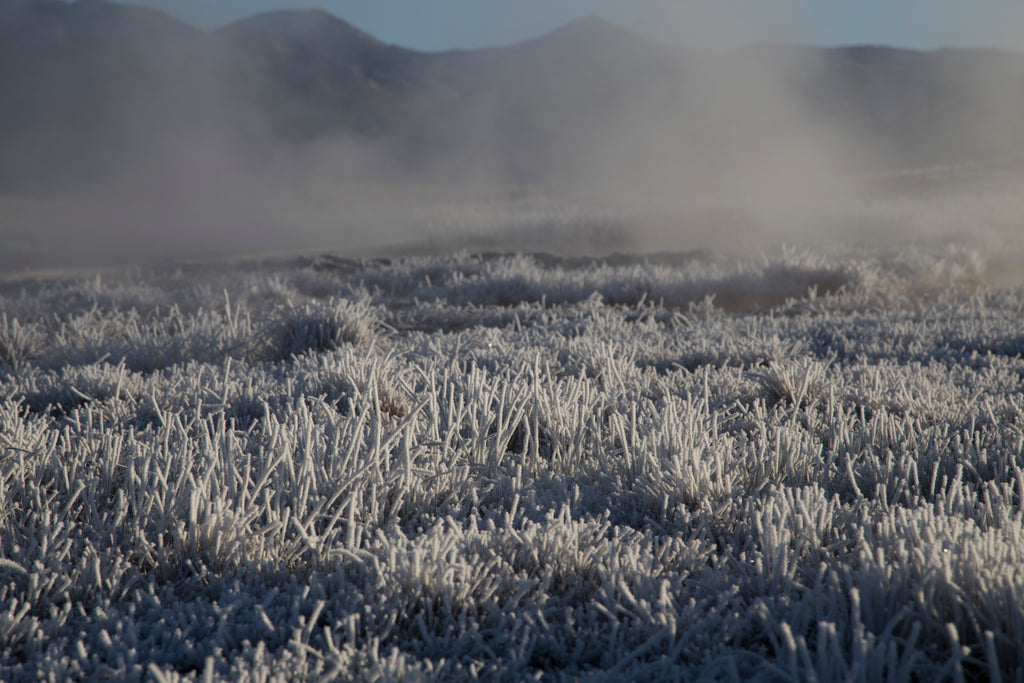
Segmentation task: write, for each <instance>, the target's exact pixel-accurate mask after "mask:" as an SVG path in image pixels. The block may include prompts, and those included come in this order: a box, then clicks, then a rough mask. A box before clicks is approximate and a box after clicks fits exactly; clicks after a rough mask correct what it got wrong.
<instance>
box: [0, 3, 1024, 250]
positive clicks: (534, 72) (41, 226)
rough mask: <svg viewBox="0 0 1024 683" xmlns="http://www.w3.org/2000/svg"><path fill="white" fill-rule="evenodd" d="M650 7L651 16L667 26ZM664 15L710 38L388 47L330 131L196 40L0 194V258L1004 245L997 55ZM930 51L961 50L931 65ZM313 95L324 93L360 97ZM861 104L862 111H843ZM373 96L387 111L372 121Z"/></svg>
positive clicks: (599, 34)
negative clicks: (47, 186) (380, 73)
mask: <svg viewBox="0 0 1024 683" xmlns="http://www.w3.org/2000/svg"><path fill="white" fill-rule="evenodd" d="M683 6H684V5H682V4H680V5H679V7H683ZM616 7H619V6H616ZM622 11H623V10H621V8H620V9H616V10H614V12H619V14H618V15H616V18H619V19H624V17H623V15H622V14H621V12H622ZM614 12H613V13H614ZM659 16H661V17H662V22H661V25H660V28H659V34H660V35H662V36H665V35H666V34H671V33H672V32H673V31H672V29H671V28H666V22H665V20H664V18H665V16H666V15H659ZM675 18H676V19H677V20H678V22H679V24H678V30H677V31H676V33H677V34H678V35H679V36H682V37H685V36H688V35H692V34H693V33H694V32H695V31H696V30H697V29H695V27H703V29H706V30H705V31H704V35H714V36H718V37H717V38H715V39H714V40H713V42H715V43H718V44H719V45H728V46H729V47H728V48H725V49H723V48H721V47H719V46H716V45H711V46H704V47H701V48H699V49H696V48H692V47H691V48H685V47H674V46H670V45H664V44H655V43H650V42H648V41H646V39H644V38H641V37H640V36H639V35H635V34H630V33H629V32H628V31H627V30H624V29H619V28H616V27H615V26H612V25H608V24H604V23H603V22H601V21H599V20H589V21H583V22H577V23H575V24H573V25H571V26H569V27H567V28H565V29H561V30H559V31H557V32H556V33H555V34H553V35H551V36H548V37H546V38H540V39H538V40H537V41H534V42H530V43H526V44H522V45H513V46H510V47H507V48H501V49H498V50H494V51H489V52H487V53H484V54H482V55H479V56H477V57H476V58H469V57H467V56H466V55H457V54H456V55H412V56H410V55H408V54H407V55H405V57H403V58H408V59H410V60H419V61H421V62H422V63H423V64H424V65H425V66H417V67H416V70H414V71H410V72H408V73H415V74H417V76H419V77H422V78H419V81H420V82H422V83H426V84H427V85H426V86H422V87H421V86H420V85H417V84H415V83H410V84H408V85H403V86H401V87H397V88H395V87H392V84H388V83H384V84H378V83H376V82H374V81H373V78H374V77H373V76H372V75H371V76H368V77H366V78H367V79H368V80H367V82H369V83H370V86H369V87H371V88H378V89H379V90H380V91H381V92H383V93H384V94H383V95H381V100H380V102H378V103H376V104H375V105H374V107H376V108H374V107H370V108H369V109H368V110H367V111H366V112H362V114H365V116H364V118H365V120H363V119H360V120H359V121H357V125H355V126H354V129H355V132H341V131H339V130H334V129H332V128H331V127H330V126H321V122H320V121H319V120H318V119H317V116H318V115H319V114H320V113H321V112H316V111H307V110H304V109H302V107H301V98H298V97H296V98H292V97H290V96H288V94H287V93H282V92H279V91H276V90H274V89H273V88H271V87H270V86H269V85H268V84H267V83H264V82H261V81H259V80H256V81H252V82H247V81H246V80H245V78H243V77H239V74H241V75H242V76H245V75H246V74H251V72H250V71H247V69H248V68H249V67H251V66H252V65H249V64H245V63H241V64H240V63H239V62H238V56H237V54H233V53H231V52H230V51H219V48H218V51H212V52H208V53H204V54H207V55H208V57H207V58H209V59H212V60H213V64H214V66H215V67H216V68H213V69H209V68H205V67H204V68H192V69H185V70H182V71H179V72H173V73H172V74H171V75H169V76H165V78H167V79H168V80H166V82H161V83H160V84H159V87H160V88H162V89H163V92H164V94H163V95H162V96H160V97H159V98H157V99H155V100H154V98H153V97H152V96H151V93H152V92H153V88H152V87H151V88H150V89H149V90H147V91H146V92H147V93H149V94H147V95H146V96H140V97H139V98H137V99H135V98H128V99H127V100H121V101H119V107H118V108H117V109H116V110H114V111H105V112H103V113H104V115H106V116H108V117H109V121H108V122H107V124H105V126H104V128H103V130H104V131H105V134H106V132H109V131H111V130H113V131H116V134H111V135H112V136H113V137H112V140H113V143H114V144H111V145H109V149H107V151H105V152H104V154H101V155H100V156H99V158H93V159H90V160H89V163H88V164H87V165H86V166H85V167H86V168H89V169H90V172H89V173H87V174H81V173H80V174H79V177H76V178H75V182H73V183H65V182H63V181H60V182H58V181H57V180H54V181H53V183H52V185H51V187H52V188H53V189H51V190H50V191H47V192H39V191H38V190H37V189H32V190H30V191H20V190H19V191H17V192H10V193H8V194H7V195H5V196H4V197H3V198H2V199H0V202H3V209H4V210H3V213H2V214H0V215H2V216H3V218H2V219H0V220H2V221H3V223H4V225H3V226H2V227H3V230H4V232H5V234H7V235H9V236H10V237H11V239H10V240H9V244H11V245H13V246H12V247H11V248H10V250H9V251H8V256H7V257H5V258H4V262H3V263H0V267H3V268H17V267H19V266H21V267H24V266H26V265H28V266H40V267H41V266H60V265H72V264H89V265H96V264H106V263H139V262H152V261H159V260H166V259H176V258H202V257H210V256H218V255H227V254H240V253H255V252H267V251H273V252H279V251H303V250H331V251H341V252H348V253H375V252H379V251H381V250H391V251H396V250H397V251H402V250H406V251H409V250H419V249H435V250H448V249H454V248H460V247H468V248H475V247H478V246H486V247H490V248H510V249H521V250H528V251H532V250H536V251H571V252H579V251H585V252H607V251H613V250H616V251H638V252H651V251H686V250H690V249H698V248H711V249H720V250H727V251H728V250H737V249H762V248H766V247H767V246H769V245H772V244H777V243H779V242H789V243H797V244H802V243H816V244H822V243H830V242H834V241H844V242H856V241H878V240H883V239H884V240H890V241H915V240H921V239H928V240H949V239H957V240H960V241H967V240H971V241H974V242H975V243H984V244H985V245H995V246H996V247H1000V246H1005V245H1006V244H1009V243H1012V241H1013V238H1014V237H1015V236H1016V233H1015V231H1016V230H1017V228H1018V227H1019V225H1020V221H1019V219H1020V217H1021V213H1020V212H1021V206H1020V201H1019V199H1017V197H1019V190H1020V178H1021V174H1020V173H1018V171H1017V170H1015V169H1014V167H1013V164H1012V163H1009V162H1008V161H1007V160H1009V161H1010V162H1012V159H1013V158H1014V157H1015V156H1017V155H1020V154H1021V153H1022V152H1024V127H1021V126H1020V125H1019V123H1018V121H1017V116H1016V114H1017V112H1019V111H1021V108H1022V105H1024V88H1022V87H1021V84H1022V83H1024V77H1022V74H1024V59H1022V58H1021V57H1020V56H1018V55H1016V54H1012V53H994V52H985V53H982V52H979V53H976V54H975V53H972V54H970V55H967V54H960V53H957V54H947V55H941V54H940V55H928V56H927V59H925V56H924V55H922V56H921V64H920V65H910V66H907V65H905V64H895V63H892V64H888V63H881V62H873V61H872V59H874V58H873V57H870V56H866V57H865V58H864V60H863V61H857V60H856V59H854V60H852V61H849V62H848V63H846V66H842V65H840V64H839V61H840V57H841V56H840V55H837V54H826V53H823V52H821V51H817V50H813V49H810V48H802V47H797V46H784V45H776V46H767V45H760V46H758V45H749V43H751V41H753V40H756V38H757V33H756V31H755V30H754V29H753V28H752V27H751V26H750V25H749V24H745V22H743V21H740V20H739V18H738V17H737V15H736V14H735V13H730V12H728V11H723V10H716V11H715V12H714V13H713V14H712V13H708V14H703V15H695V14H694V10H693V6H692V5H691V4H688V3H687V4H685V10H680V11H679V14H678V15H676V17H675ZM778 21H779V22H781V23H784V24H785V26H776V27H775V28H774V29H773V34H776V35H777V34H779V33H780V32H782V33H785V32H786V31H789V32H791V33H793V34H794V35H795V36H796V35H797V34H798V33H799V31H800V30H801V21H800V17H796V16H792V17H787V18H785V19H782V20H778ZM197 40H199V39H197ZM742 44H748V45H747V46H746V47H734V45H742ZM209 55H212V56H209ZM845 57H847V58H848V57H850V55H849V54H848V55H846V56H845ZM884 57H885V55H880V56H878V59H884ZM176 58H177V59H179V61H180V59H181V58H182V57H181V55H178V56H177V57H176ZM943 59H948V60H954V59H955V60H957V61H956V64H958V65H961V64H962V65H963V66H962V67H957V68H951V69H942V68H940V67H942V66H943V64H944V62H943ZM459 60H462V61H459ZM417 63H419V62H417ZM951 63H952V62H951ZM315 66H316V64H315V63H312V64H311V65H310V69H313V68H315ZM903 68H905V69H906V74H907V76H906V78H908V79H923V80H925V81H927V80H928V79H929V78H932V79H935V82H934V84H933V87H931V88H930V89H929V87H924V88H922V87H918V86H917V85H914V84H912V85H914V87H908V88H907V92H906V93H903V92H901V91H900V90H899V87H900V80H899V78H896V79H894V80H890V81H885V82H886V83H895V84H896V85H895V89H894V90H893V91H892V92H885V93H878V92H874V91H873V90H872V88H875V87H880V86H877V84H878V83H880V82H883V81H881V80H878V79H875V80H873V77H874V76H875V75H877V74H878V73H881V72H882V71H884V70H886V69H890V70H891V69H903ZM474 70H484V71H485V77H484V78H480V77H479V74H476V75H475V76H474V73H475V72H474ZM547 70H550V73H547V72H546V71H547ZM405 74H406V72H404V71H399V76H398V78H402V77H404V75H405ZM453 74H454V75H453ZM309 75H310V78H311V79H314V80H315V79H316V78H318V77H321V76H322V75H321V74H317V73H315V72H313V71H311V72H309ZM474 78H476V79H477V80H473V79H474ZM310 87H312V86H310ZM245 88H249V90H245ZM389 88H391V89H390V90H389ZM253 92H258V93H261V94H262V96H263V99H261V100H258V101H259V102H260V103H261V105H262V107H254V106H253V102H254V99H253V95H252V94H253ZM395 93H397V95H396V94H395ZM922 93H923V94H922ZM950 93H951V94H950ZM338 97H339V99H338V102H337V106H338V107H341V108H344V107H348V106H351V107H357V106H363V105H362V104H359V105H356V104H353V103H352V102H349V101H347V100H345V99H344V93H343V92H342V93H341V94H339V96H338ZM901 97H907V98H913V97H932V98H934V103H933V104H934V107H935V109H934V112H935V115H934V116H933V117H930V118H929V119H928V121H929V125H928V126H927V127H923V128H922V129H918V128H915V126H914V121H912V120H910V119H908V118H900V117H901V112H923V111H929V109H928V107H929V106H930V105H929V104H928V103H925V104H922V103H921V102H919V101H913V100H912V99H908V101H906V102H901V101H900V99H899V98H901ZM858 98H863V99H858ZM872 98H874V100H873V101H876V102H877V103H880V104H879V108H878V111H873V110H872V109H871V106H859V107H858V106H854V105H855V104H858V103H860V105H863V102H865V101H869V100H871V99H872ZM181 102H188V103H189V105H188V106H185V107H182V106H179V105H180V103H181ZM882 105H884V106H882ZM392 111H397V112H398V114H395V116H396V119H395V120H396V121H397V123H396V124H394V125H392V122H389V121H388V120H384V118H383V117H387V116H390V115H391V114H389V113H388V112H392ZM358 114H360V112H355V114H353V115H354V116H355V115H358ZM908 116H909V115H908ZM282 121H284V122H286V123H287V125H286V126H284V127H282V125H281V122H282ZM382 131H384V132H382ZM908 132H909V133H911V135H907V133H908ZM915 136H917V137H915ZM82 137H87V135H86V134H84V133H83V134H82ZM44 143H45V144H44ZM88 143H89V141H88V140H77V139H75V138H74V136H72V137H71V138H70V139H62V140H58V141H56V142H54V141H53V140H45V141H42V142H41V141H40V140H39V139H35V138H33V139H23V140H16V141H14V143H13V144H12V145H11V146H10V147H9V148H8V151H7V152H5V154H7V155H8V156H9V157H11V156H13V157H14V158H19V157H17V155H18V154H21V155H22V157H21V158H22V159H23V162H24V163H23V168H25V169H32V168H36V169H37V172H36V174H37V175H43V176H45V174H46V170H45V169H46V168H47V166H46V163H45V158H46V154H43V155H42V161H41V162H40V158H39V150H40V149H45V145H58V146H65V147H66V146H67V145H71V146H74V145H77V144H81V145H82V146H83V149H88V150H91V151H90V154H92V153H94V152H95V148H96V146H89V144H88ZM41 145H42V147H41ZM101 148H102V147H101ZM58 151H59V152H61V154H64V153H66V151H67V150H66V149H61V150H55V151H54V154H57V152H58ZM966 162H971V163H973V166H972V165H970V164H967V165H965V164H966ZM38 169H43V170H42V171H39V170H38ZM922 169H923V170H922ZM25 173H26V174H28V171H26V172H25ZM83 175H84V176H86V177H85V180H84V181H83V180H82V177H80V176H83ZM962 181H965V182H962ZM915 182H917V185H916V186H915ZM954 186H955V188H956V191H954V192H950V191H949V188H950V187H954ZM908 187H909V188H910V189H905V188H908ZM595 226H596V227H595ZM54 245H58V246H56V247H55V246H54Z"/></svg>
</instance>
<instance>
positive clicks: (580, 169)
mask: <svg viewBox="0 0 1024 683" xmlns="http://www.w3.org/2000/svg"><path fill="white" fill-rule="evenodd" d="M0 102H3V103H4V106H3V107H0V136H2V139H3V140H4V145H3V147H2V148H0V190H3V189H5V188H6V189H10V188H19V189H23V190H25V189H38V188H51V189H54V190H57V191H64V190H65V189H66V188H73V187H81V188H84V190H85V191H88V188H89V187H92V186H94V185H96V184H103V183H108V182H111V181H116V182H114V184H113V185H112V186H115V187H129V188H131V187H134V188H138V187H144V186H147V185H153V184H160V183H163V184H170V183H177V184H183V185H182V187H184V188H186V189H185V190H183V191H189V190H188V188H191V187H192V186H191V185H190V184H189V183H193V184H195V185H196V186H199V187H202V186H205V185H208V184H209V181H210V178H211V177H223V176H226V175H227V174H228V171H231V172H232V173H234V174H236V175H237V174H239V173H242V172H243V171H245V172H247V170H246V169H251V168H260V169H264V168H265V167H267V166H268V165H270V164H280V165H282V168H285V169H289V168H290V169H292V170H294V167H296V166H299V167H303V166H309V160H310V159H311V158H313V157H315V158H316V159H318V163H320V164H321V166H316V167H314V168H316V169H318V172H319V170H323V171H324V172H331V173H338V174H339V177H347V176H345V174H346V173H347V174H349V176H352V177H356V176H361V175H370V174H372V173H384V172H388V173H401V174H406V175H408V176H410V177H417V174H429V175H430V177H431V178H438V177H440V178H444V177H448V179H449V180H451V179H454V180H455V181H457V182H458V181H462V180H472V181H476V180H478V179H480V178H484V177H488V178H490V179H491V180H494V181H496V182H501V181H512V182H514V183H517V184H532V183H550V182H556V183H557V182H562V181H565V180H567V179H572V178H573V177H574V176H577V175H579V174H581V173H587V174H595V173H600V174H604V175H607V176H608V179H609V180H611V181H614V180H615V178H616V177H621V176H635V175H637V172H639V171H644V172H647V173H649V175H650V177H651V178H656V177H658V176H659V175H661V176H664V177H669V176H671V175H672V174H673V173H675V172H676V170H678V168H679V167H683V166H685V167H686V169H687V171H688V172H692V173H691V175H693V177H697V176H699V175H709V174H711V175H714V174H719V175H726V176H728V175H730V174H733V173H735V172H736V170H737V166H738V165H751V163H748V162H753V164H752V165H754V166H758V165H759V166H762V167H764V168H765V169H767V171H766V172H770V169H771V168H772V165H773V164H774V163H775V159H776V158H783V157H786V156H787V155H790V151H793V152H794V153H796V151H797V150H798V149H799V148H800V147H801V146H804V147H807V148H815V146H817V149H819V150H822V151H821V152H820V153H821V154H825V153H832V151H831V150H830V148H828V146H827V145H824V144H821V145H819V144H818V142H819V141H823V140H825V138H826V136H825V133H824V132H823V131H826V130H828V131H835V130H841V131H842V133H843V134H844V135H848V136H849V137H850V138H851V139H852V140H855V141H856V144H855V145H845V146H842V147H840V146H836V151H835V154H837V155H840V154H845V153H846V152H848V151H854V152H856V151H859V150H861V149H864V150H867V149H870V150H873V154H872V155H870V162H865V161H864V159H859V160H858V161H857V162H852V161H851V165H856V164H861V165H869V163H870V164H874V165H876V166H882V167H890V168H899V167H901V166H906V165H921V164H935V163H951V162H957V161H964V160H976V159H983V158H990V157H994V156H1008V155H1013V154H1021V153H1024V132H1022V128H1024V125H1022V124H1021V123H1020V121H1019V120H1018V116H1017V113H1018V112H1019V111H1024V57H1022V56H1021V55H1019V54H1016V53H1006V52H997V51H955V50H944V51H935V52H917V51H910V50H899V49H893V48H885V47H848V48H836V49H823V48H813V47H803V46H792V45H790V46H786V45H782V46H779V45H775V46H770V45H765V46H754V47H750V48H746V49H744V50H739V51H731V52H726V51H705V52H697V51H687V50H682V49H678V48H672V47H668V46H664V45H659V44H655V43H652V42H650V41H648V40H646V39H644V38H643V37H641V36H638V35H636V34H634V33H632V32H630V31H628V30H626V29H623V28H621V27H618V26H615V25H613V24H610V23H608V22H606V21H604V20H602V19H599V18H595V17H588V18H584V19H580V20H577V21H575V22H572V23H571V24H568V25H566V26H563V27H560V28H558V29H556V30H554V31H552V32H550V33H548V34H546V35H543V36H540V37H538V38H535V39H533V40H529V41H525V42H521V43H518V44H513V45H508V46H503V47H495V48H487V49H480V50H454V51H449V52H442V53H423V52H417V51H414V50H408V49H404V48H401V47H397V46H393V45H388V44H385V43H383V42H381V41H379V40H377V39H376V38H374V37H373V36H371V35H369V34H367V33H365V32H363V31H361V30H360V29H358V28H356V27H354V26H352V25H351V24H349V23H347V22H345V21H343V20H342V19H339V18H337V17H335V16H333V15H330V14H328V13H326V12H322V11H310V10H302V11H298V10H296V11H278V12H271V13H267V14H261V15H257V16H254V17H251V18H248V19H245V20H242V21H239V22H237V23H234V24H231V25H229V26H225V27H223V28H221V29H218V30H215V31H200V30H198V29H195V28H193V27H191V26H188V25H186V24H184V23H182V22H180V21H178V20H176V19H174V18H173V17H170V16H168V15H166V14H163V13H161V12H158V11H155V10H152V9H146V8H141V7H135V6H131V5H123V4H116V3H112V2H107V1H105V0H79V1H78V2H74V3H70V4H69V3H65V2H60V1H57V0H0ZM815 136H817V137H815ZM330 150H338V151H337V152H336V153H335V152H334V151H330ZM328 151H330V154H334V155H335V156H334V157H332V158H331V163H327V161H325V159H326V157H327V156H328ZM803 151H804V152H806V151H807V150H806V149H805V150H803ZM790 156H791V155H790ZM850 156H851V158H852V157H854V156H857V155H856V154H851V155H850ZM868 156H869V155H867V154H865V155H863V157H864V158H868ZM335 157H336V158H335ZM261 172H263V171H261ZM266 175H268V176H271V175H272V173H271V172H270V171H269V170H267V171H266ZM680 177H682V176H680Z"/></svg>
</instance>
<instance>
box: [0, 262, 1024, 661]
mask: <svg viewBox="0 0 1024 683" xmlns="http://www.w3.org/2000/svg"><path fill="white" fill-rule="evenodd" d="M984 268H985V264H984V262H983V260H982V259H979V258H978V257H975V256H972V255H971V254H970V253H967V252H962V251H958V250H950V249H946V250H932V251H929V250H924V249H913V250H911V249H907V250H894V251H891V252H887V253H881V252H877V251H875V252H858V251H849V250H847V251H842V250H836V251H820V252H807V253H804V252H783V253H780V254H776V255H774V256H770V257H764V258H760V259H754V260H744V259H727V258H723V257H718V256H715V255H713V254H693V255H689V256H685V257H678V258H671V259H669V258H661V259H658V260H653V259H652V260H649V261H646V262H645V261H643V260H642V259H641V260H630V259H618V260H616V259H609V260H575V261H573V260H566V259H556V258H551V257H541V256H491V257H484V256H473V255H468V254H461V255H456V256H453V257H448V258H426V257H424V258H408V259H400V260H395V261H387V262H385V261H366V262H356V261H349V260H343V259H336V258H328V257H323V258H318V259H307V260H300V261H289V262H285V261H280V262H275V263H263V264H255V263H253V264H237V265H235V266H233V267H230V268H228V267H220V266H218V267H204V268H192V269H184V270H167V271H164V272H147V273H120V274H114V275H106V276H103V277H102V278H101V277H92V278H87V279H63V280H58V279H51V280H46V281H37V280H35V281H34V280H21V281H15V282H8V283H6V284H5V285H3V290H2V291H0V678H2V679H4V680H39V679H42V678H49V679H50V680H63V679H67V678H86V677H89V678H118V679H122V678H123V679H129V680H138V679H147V678H152V679H156V680H166V681H171V680H178V679H179V678H181V677H184V678H192V679H198V678H200V677H202V678H204V680H211V679H216V678H224V679H233V680H253V681H264V680H294V679H314V678H316V679H330V678H345V679H353V680H367V681H369V680H406V681H416V680H461V679H470V678H481V679H486V680H511V681H519V680H531V679H534V678H540V677H541V676H543V677H544V678H545V679H547V678H554V679H587V680H627V679H628V680H692V679H696V678H703V679H713V680H750V679H758V678H759V679H764V680H776V679H781V680H800V681H804V680H818V681H832V680H850V681H876V680H890V681H903V680H938V679H944V678H945V679H949V680H980V679H992V680H998V679H1000V678H1001V679H1002V680H1006V681H1012V680H1020V679H1021V677H1022V676H1024V647H1022V645H1021V644H1022V643H1024V513H1022V497H1024V395H1022V389H1024V383H1022V378H1024V359H1022V354H1024V330H1022V328H1021V325H1020V321H1021V319H1022V315H1024V293H1022V292H1021V291H1019V290H1004V291H995V290H989V289H987V288H986V287H985V286H984V285H983V284H982V282H981V275H982V274H983V270H984Z"/></svg>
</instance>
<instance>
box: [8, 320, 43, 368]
mask: <svg viewBox="0 0 1024 683" xmlns="http://www.w3.org/2000/svg"><path fill="white" fill-rule="evenodd" d="M42 349H43V335H42V334H41V333H40V332H39V330H38V329H37V328H36V326H35V325H32V324H27V325H26V324H22V323H20V322H18V319H17V318H11V319H10V320H8V318H7V314H6V313H3V314H0V366H3V365H8V366H13V365H16V364H17V363H22V362H25V361H30V360H33V359H35V358H36V357H37V356H38V355H39V354H40V353H41V352H42Z"/></svg>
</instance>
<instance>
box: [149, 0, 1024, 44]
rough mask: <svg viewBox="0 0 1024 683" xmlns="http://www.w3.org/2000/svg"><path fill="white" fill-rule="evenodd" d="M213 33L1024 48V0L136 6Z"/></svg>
mask: <svg viewBox="0 0 1024 683" xmlns="http://www.w3.org/2000/svg"><path fill="white" fill-rule="evenodd" d="M134 1H135V2H136V3H137V4H146V5H151V6H156V7H160V8H162V9H164V10H165V11H167V12H169V13H171V14H173V15H175V16H177V17H179V18H181V19H184V20H186V21H189V22H190V23H193V24H197V25H201V26H204V27H213V26H218V25H221V24H224V23H227V22H229V21H232V20H235V19H238V18H241V17H244V16H247V15H250V14H255V13H257V12H262V11H267V10H272V9H282V8H288V7H291V8H297V7H319V8H322V9H326V10H328V11H330V12H331V13H333V14H336V15H338V16H340V17H342V18H344V19H347V20H348V21H350V22H352V23H354V24H356V25H357V26H359V27H360V28H363V29H364V30H366V31H368V32H370V33H372V34H373V35H375V36H377V37H378V38H381V39H382V40H385V41H386V42H390V43H395V44H397V45H402V46H405V47H412V48H417V49H423V50H441V49H447V48H453V47H466V48H468V47H478V46H481V45H494V44H498V43H506V42H513V41H516V40H521V39H523V38H528V37H533V36H535V35H539V34H541V33H544V32H545V31H547V30H550V29H552V28H554V27H556V26H558V25H560V24H563V23H565V22H567V21H570V20H572V19H574V18H577V17H580V16H585V15H588V14H596V15H599V16H603V17H604V18H606V19H608V20H610V21H614V22H616V23H618V24H621V25H623V26H627V27H629V28H632V29H634V30H636V31H638V32H640V33H642V34H644V35H647V36H648V37H650V38H652V39H655V40H659V41H662V42H675V43H689V44H697V45H708V44H736V43H744V42H756V41H796V42H804V43H813V44H819V45H840V44H842V45H849V44H864V43H871V44H888V45H895V46H900V47H914V48H935V47H965V46H969V47H1003V48H1012V49H1024V0H975V1H974V2H967V1H966V0H888V1H887V0H859V1H858V0H820V1H818V2H814V1H813V0H134Z"/></svg>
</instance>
